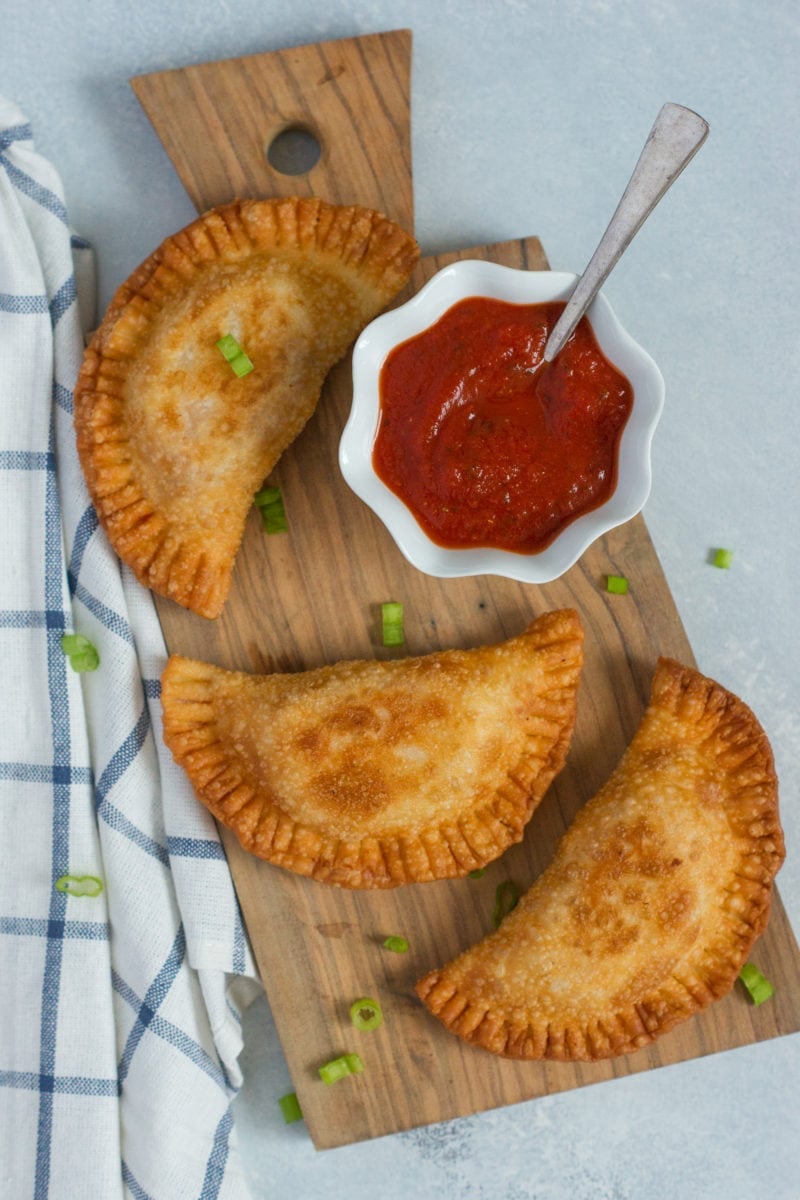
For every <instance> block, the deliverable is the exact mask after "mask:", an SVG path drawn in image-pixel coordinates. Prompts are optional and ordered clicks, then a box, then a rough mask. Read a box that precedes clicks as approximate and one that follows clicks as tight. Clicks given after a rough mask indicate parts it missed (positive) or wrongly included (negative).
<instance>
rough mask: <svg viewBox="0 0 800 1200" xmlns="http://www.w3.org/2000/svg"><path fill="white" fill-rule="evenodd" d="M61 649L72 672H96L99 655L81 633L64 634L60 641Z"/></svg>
mask: <svg viewBox="0 0 800 1200" xmlns="http://www.w3.org/2000/svg"><path fill="white" fill-rule="evenodd" d="M61 649H62V650H63V651H64V653H65V654H66V656H67V658H68V659H69V665H70V666H71V667H72V669H73V671H79V672H83V671H96V670H97V668H98V667H99V665H100V655H99V654H98V653H97V650H96V649H95V648H94V646H93V645H92V643H91V642H90V641H89V639H88V638H87V637H84V636H83V634H82V633H65V634H64V636H63V637H62V639H61Z"/></svg>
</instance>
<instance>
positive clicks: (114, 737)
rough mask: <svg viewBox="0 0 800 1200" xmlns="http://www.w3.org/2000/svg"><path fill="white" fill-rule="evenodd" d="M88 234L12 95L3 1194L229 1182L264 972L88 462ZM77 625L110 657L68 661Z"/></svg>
mask: <svg viewBox="0 0 800 1200" xmlns="http://www.w3.org/2000/svg"><path fill="white" fill-rule="evenodd" d="M91 255H92V251H91V248H90V247H89V246H88V245H87V243H86V242H84V241H83V240H82V239H80V238H77V237H76V236H75V235H73V234H71V232H70V227H69V220H68V215H67V210H66V207H65V204H64V197H63V193H62V188H61V183H60V180H59V178H58V175H57V173H56V171H55V170H54V169H53V167H52V166H51V165H50V164H49V163H48V162H47V161H46V160H44V159H43V158H42V157H41V156H40V155H39V154H38V153H37V152H36V151H35V149H34V144H33V140H32V133H31V128H30V126H29V124H28V122H27V120H26V119H25V117H24V116H23V114H22V113H20V112H19V110H18V109H17V108H16V107H15V106H14V105H13V104H11V103H10V102H8V101H4V100H2V99H1V98H0V564H1V565H0V677H1V678H2V707H3V713H2V720H0V847H2V865H0V1017H1V1018H2V1019H1V1020H0V1195H2V1196H4V1197H6V1196H7V1197H9V1200H12V1198H13V1200H18V1198H19V1200H23V1198H24V1200H28V1198H30V1197H36V1198H41V1200H44V1198H45V1197H47V1200H75V1197H98V1200H115V1198H116V1197H133V1198H134V1200H146V1198H148V1197H149V1198H152V1200H182V1198H183V1197H192V1198H197V1197H204V1198H206V1197H207V1198H210V1197H220V1198H228V1200H234V1198H239V1197H243V1196H245V1195H246V1194H247V1192H246V1188H245V1185H244V1182H243V1176H242V1173H241V1168H240V1163H239V1156H238V1152H237V1147H236V1141H235V1136H234V1130H233V1124H232V1116H231V1102H232V1099H233V1097H234V1095H235V1091H236V1088H237V1087H238V1085H239V1083H240V1075H239V1070H238V1067H237V1056H238V1053H239V1050H240V1048H241V1011H242V1008H243V1006H244V1004H246V1003H247V1001H248V1000H249V999H251V998H252V996H253V994H254V993H255V992H256V991H257V989H258V987H259V984H258V983H257V978H256V971H255V968H254V965H253V961H252V958H251V955H250V950H249V947H248V945H247V940H246V937H245V933H244V929H243V926H242V922H241V917H240V914H239V910H238V906H237V902H236V896H235V893H234V890H233V886H232V883H231V878H230V874H229V872H228V868H227V864H226V861H225V857H224V855H223V852H222V849H221V846H220V842H219V839H218V835H217V831H216V828H215V826H214V823H213V821H212V820H211V818H210V817H209V816H208V814H207V813H206V812H205V810H204V809H202V808H201V806H200V805H199V804H198V803H197V802H196V801H195V799H194V797H193V795H192V793H191V790H190V788H189V785H188V782H187V780H186V779H185V778H184V776H183V774H182V773H181V772H180V771H179V770H178V769H177V768H176V767H175V765H174V764H173V762H172V760H171V757H170V755H169V753H168V752H166V751H165V749H164V746H163V742H162V738H161V711H160V700H159V679H160V675H161V671H162V669H163V666H164V663H165V660H166V652H165V648H164V642H163V638H162V635H161V630H160V627H159V624H158V621H157V618H156V615H155V610H154V606H153V602H152V598H151V596H150V594H149V593H148V592H147V591H145V590H144V589H143V588H142V587H141V586H140V585H139V584H138V583H137V582H136V580H135V579H134V578H133V577H132V576H131V574H130V573H129V572H128V571H127V569H126V568H123V569H121V568H120V564H119V562H118V560H117V559H116V557H115V555H114V554H113V552H112V551H111V549H110V547H109V544H108V542H107V540H106V538H105V535H104V533H103V531H102V529H101V528H100V527H99V526H98V522H97V517H96V515H95V512H94V509H93V507H92V505H91V503H90V501H89V498H88V495H87V492H86V488H85V485H84V481H83V477H82V475H81V471H80V466H79V463H78V458H77V453H76V447H75V436H74V430H73V419H72V389H73V387H74V384H75V380H76V376H77V372H78V368H79V365H80V361H81V356H82V353H83V330H82V323H81V314H82V315H83V317H84V319H85V320H91V312H90V308H91V304H87V303H85V302H84V297H85V295H86V293H85V292H84V291H83V284H89V283H90V282H91V281H92V279H93V270H92V260H91ZM92 288H93V282H92ZM72 633H78V634H81V635H83V636H84V637H86V638H88V640H89V641H90V642H91V643H92V645H93V646H94V647H95V648H96V649H97V651H98V654H99V665H98V666H97V668H96V669H95V670H93V671H91V672H85V673H77V672H76V671H75V670H73V668H72V666H71V662H70V659H69V658H68V657H67V656H66V655H65V653H64V651H63V649H62V637H63V635H65V634H72ZM65 876H71V877H75V878H80V877H87V876H88V877H94V879H95V880H97V881H99V882H97V883H94V882H92V880H91V879H90V880H89V881H88V882H84V883H81V884H78V883H75V882H74V880H73V881H70V880H69V879H67V880H66V881H64V878H63V877H65ZM57 884H58V886H57ZM101 885H102V890H100V891H99V894H97V895H89V894H78V895H76V894H73V893H74V892H76V891H78V892H80V891H83V890H84V889H86V888H88V889H89V891H98V889H99V888H100V886H101Z"/></svg>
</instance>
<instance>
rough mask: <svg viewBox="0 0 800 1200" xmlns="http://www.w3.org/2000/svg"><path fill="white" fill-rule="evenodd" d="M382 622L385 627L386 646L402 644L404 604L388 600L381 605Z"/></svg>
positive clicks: (384, 641)
mask: <svg viewBox="0 0 800 1200" xmlns="http://www.w3.org/2000/svg"><path fill="white" fill-rule="evenodd" d="M381 623H382V627H383V644H384V646H402V644H403V640H404V638H403V606H402V604H398V603H397V602H396V601H388V602H387V603H386V604H382V605H381Z"/></svg>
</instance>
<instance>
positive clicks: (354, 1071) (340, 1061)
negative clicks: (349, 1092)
mask: <svg viewBox="0 0 800 1200" xmlns="http://www.w3.org/2000/svg"><path fill="white" fill-rule="evenodd" d="M363 1070H364V1064H363V1062H362V1061H361V1058H360V1057H359V1055H358V1054H342V1055H341V1056H340V1057H339V1058H332V1059H331V1060H330V1062H326V1063H323V1064H322V1066H321V1067H320V1069H319V1077H320V1079H321V1080H322V1082H323V1083H327V1084H328V1086H329V1087H330V1085H331V1084H332V1083H337V1082H338V1080H340V1079H345V1078H346V1077H347V1076H348V1075H360V1074H361V1072H362V1071H363Z"/></svg>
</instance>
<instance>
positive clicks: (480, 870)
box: [469, 867, 486, 879]
mask: <svg viewBox="0 0 800 1200" xmlns="http://www.w3.org/2000/svg"><path fill="white" fill-rule="evenodd" d="M485 874H486V867H476V868H475V870H474V871H470V872H469V877H470V879H480V878H481V877H482V876H484V875H485Z"/></svg>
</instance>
